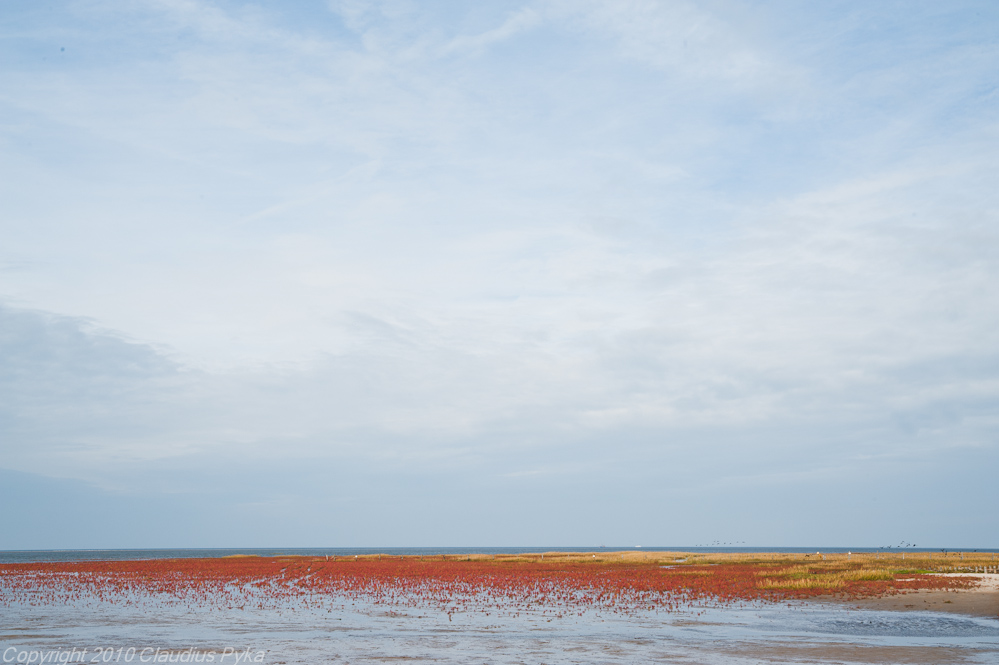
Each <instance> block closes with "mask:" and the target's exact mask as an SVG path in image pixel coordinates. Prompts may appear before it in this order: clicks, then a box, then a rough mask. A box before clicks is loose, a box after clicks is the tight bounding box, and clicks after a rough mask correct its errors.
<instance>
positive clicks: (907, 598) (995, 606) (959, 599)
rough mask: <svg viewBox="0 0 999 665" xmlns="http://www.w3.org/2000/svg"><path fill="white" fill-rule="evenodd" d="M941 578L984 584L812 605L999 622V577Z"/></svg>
mask: <svg viewBox="0 0 999 665" xmlns="http://www.w3.org/2000/svg"><path fill="white" fill-rule="evenodd" d="M941 577H957V578H964V579H969V578H970V579H976V580H980V584H979V585H978V586H977V587H976V588H974V589H950V590H942V589H921V590H918V591H904V592H900V593H897V594H893V595H889V596H882V597H880V598H859V599H856V598H855V599H851V600H844V599H838V598H835V597H830V596H824V597H819V598H816V599H815V600H814V601H812V602H816V603H829V604H835V605H840V606H845V607H852V608H855V609H863V610H885V611H897V612H906V611H924V612H953V613H956V614H967V615H969V616H976V617H989V618H992V619H996V618H999V575H997V574H985V573H977V574H974V575H969V574H941Z"/></svg>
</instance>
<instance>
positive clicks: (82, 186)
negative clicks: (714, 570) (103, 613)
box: [0, 0, 999, 548]
mask: <svg viewBox="0 0 999 665" xmlns="http://www.w3.org/2000/svg"><path fill="white" fill-rule="evenodd" d="M0 18H2V20H0V203H2V205H0V207H2V211H0V501H2V503H3V505H4V506H5V510H4V511H2V513H0V548H49V547H160V546H187V547H197V546H206V547H211V546H234V547H240V546H247V547H249V546H288V547H291V546H327V545H328V546H406V545H410V546H420V545H428V546H429V545H439V546H461V545H482V546H485V545H531V544H538V545H569V544H588V545H599V544H608V545H610V544H626V545H632V544H639V543H641V544H646V545H657V544H658V545H696V544H699V543H704V542H711V541H714V540H721V541H730V542H734V541H740V542H746V543H747V544H750V545H760V546H764V545H817V546H820V545H854V546H863V545H868V546H878V545H884V544H890V543H897V542H899V541H901V540H905V541H908V542H915V543H917V544H919V545H925V546H940V547H958V546H964V547H997V546H999V541H996V534H997V533H999V516H997V514H996V511H995V510H994V507H995V506H996V505H999V489H997V487H999V485H997V484H996V483H995V482H994V480H993V478H994V476H995V475H996V473H997V472H999V298H997V297H996V291H995V289H996V285H997V284H999V265H997V261H996V258H995V257H996V256H999V219H997V210H999V194H997V192H999V187H997V186H996V183H997V175H999V173H997V170H999V169H997V165H999V120H997V118H999V115H997V113H996V109H997V102H999V94H997V85H999V41H997V38H996V35H997V34H999V31H997V28H999V8H997V6H996V5H995V4H994V3H987V2H979V3H961V2H956V3H944V4H941V3H930V2H925V3H919V2H907V3H888V2H885V3H859V2H858V3H849V2H840V3H823V4H822V6H821V7H818V6H815V5H814V4H812V3H790V2H763V3H740V2H704V3H696V4H695V3H683V2H675V3H672V2H671V3H666V2H653V1H651V0H633V1H627V2H622V1H607V2H599V1H596V0H593V1H588V0H581V1H573V2H568V1H561V0H544V1H538V2H510V3H507V2H490V3H459V2H406V1H402V0H399V1H394V0H384V1H381V2H379V1H372V2H364V1H362V0H343V1H334V2H308V3H307V2H298V3H280V4H277V3H267V4H245V3H238V2H207V1H206V2H202V1H199V0H157V1H153V0H149V1H139V2H133V3H127V4H122V3H117V2H102V1H93V2H86V1H81V2H53V3H45V5H44V6H43V5H41V4H38V3H27V2H24V3H18V2H9V3H4V4H3V5H2V6H0Z"/></svg>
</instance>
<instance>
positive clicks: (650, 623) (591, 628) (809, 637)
mask: <svg viewBox="0 0 999 665" xmlns="http://www.w3.org/2000/svg"><path fill="white" fill-rule="evenodd" d="M543 609H544V608H539V609H538V610H536V611H532V612H527V611H521V612H520V613H519V616H518V615H517V614H512V615H511V614H500V615H497V614H496V613H494V612H489V613H487V612H475V613H467V614H466V613H458V614H452V615H448V614H447V613H445V612H441V611H440V610H439V609H434V610H431V609H422V608H400V607H394V606H386V605H373V604H367V603H363V602H354V603H351V602H346V603H344V604H341V605H327V606H324V607H322V608H321V609H319V608H311V609H310V608H304V607H301V606H297V607H294V608H292V607H291V606H289V607H282V608H277V609H223V610H219V609H205V608H198V607H194V608H191V607H188V606H182V605H180V604H177V603H170V602H165V603H158V602H156V601H154V600H148V599H147V600H146V601H144V602H139V603H136V604H134V605H127V606H124V605H111V604H107V603H103V604H102V603H96V604H94V603H81V604H78V605H72V606H70V605H59V606H57V605H39V606H28V605H17V606H7V607H5V606H0V657H2V659H3V660H4V661H5V662H17V660H18V656H19V655H21V654H22V652H23V654H24V655H23V659H24V660H28V659H29V658H31V656H30V653H31V652H32V651H35V652H39V653H42V654H48V657H49V660H50V662H52V661H54V662H59V661H60V660H63V659H66V658H68V657H69V656H70V655H71V654H72V649H73V648H76V649H77V654H80V653H81V652H82V651H83V650H86V652H85V655H84V656H83V657H82V658H80V657H78V656H77V657H75V658H74V660H76V661H77V662H81V661H82V662H86V663H91V662H92V663H101V662H111V663H129V662H131V663H149V662H192V661H195V660H197V659H199V658H200V659H201V660H202V661H203V662H214V663H215V664H217V665H219V664H220V665H241V664H242V663H246V662H254V661H255V662H264V663H268V664H270V665H291V664H292V663H296V664H297V663H310V664H314V663H384V662H392V661H402V662H435V663H462V664H464V663H550V664H553V665H554V664H562V663H646V662H665V663H705V664H717V663H732V664H741V663H765V662H780V663H815V662H830V663H853V662H856V663H868V662H871V663H873V662H892V663H896V662H900V663H943V662H946V663H997V662H999V621H996V620H994V619H983V618H975V617H963V616H959V615H953V614H946V615H945V614H939V613H932V612H905V613H895V612H879V611H869V610H856V609H849V608H838V607H830V606H828V605H808V604H804V605H795V606H793V607H788V606H786V605H762V604H754V605H743V606H738V607H737V606H729V607H722V608H715V607H702V608H692V609H691V610H689V611H685V612H677V613H668V614H667V613H656V612H639V613H634V614H631V615H620V614H613V613H601V612H595V611H587V612H584V613H583V614H582V616H579V615H572V616H563V617H561V618H556V617H552V616H548V615H546V614H542V613H541V610H543ZM129 649H132V651H129ZM157 649H159V650H160V651H159V652H157V651H156V650H157ZM185 653H186V657H185ZM237 654H238V655H239V656H240V657H239V658H237ZM196 656H197V658H196ZM209 656H212V658H211V659H210V658H209ZM36 658H37V657H36Z"/></svg>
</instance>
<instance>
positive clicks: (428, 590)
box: [0, 555, 974, 616]
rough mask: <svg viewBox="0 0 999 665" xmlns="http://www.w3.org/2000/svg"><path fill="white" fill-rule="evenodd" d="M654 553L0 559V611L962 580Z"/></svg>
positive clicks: (483, 603) (572, 596)
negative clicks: (2, 607)
mask: <svg viewBox="0 0 999 665" xmlns="http://www.w3.org/2000/svg"><path fill="white" fill-rule="evenodd" d="M660 559H661V557H657V558H653V559H651V560H650V559H647V558H638V557H634V556H629V557H624V556H622V557H621V558H618V559H615V557H614V556H604V557H602V558H601V559H599V560H596V559H595V558H593V559H590V560H587V559H586V558H585V557H582V556H577V557H571V556H562V557H553V556H550V555H549V556H548V558H547V559H545V560H541V559H540V558H539V557H516V558H514V557H510V558H507V559H499V560H496V559H490V558H488V557H484V556H477V557H474V558H473V557H472V556H467V557H465V556H463V557H454V556H452V557H450V558H449V557H439V558H437V557H426V558H421V557H415V556H409V557H391V558H389V557H384V558H383V557H371V556H369V557H361V558H346V559H345V558H342V557H341V558H334V559H331V560H326V559H324V558H316V557H233V558H210V559H159V560H145V561H86V562H66V563H20V564H0V604H6V605H11V604H14V603H25V604H32V605H37V604H70V603H94V602H98V603H101V602H105V603H118V604H134V603H146V602H152V601H155V602H170V603H184V604H187V605H191V606H199V607H205V608H224V609H231V608H268V607H295V606H302V607H310V608H324V607H325V608H328V609H329V608H332V607H334V606H336V605H338V604H343V603H345V602H353V601H365V602H370V603H374V604H380V605H392V606H404V607H432V608H437V609H440V610H441V611H445V612H448V613H454V612H472V611H475V612H486V613H489V612H502V613H519V612H537V613H544V614H550V615H554V616H562V615H566V614H578V613H582V612H585V611H587V610H598V611H609V612H624V613H629V612H635V611H642V610H654V611H665V612H669V611H675V610H679V609H682V608H685V607H689V606H692V605H703V604H708V603H718V604H726V603H735V602H746V601H773V602H778V601H786V600H789V599H802V598H809V597H814V596H820V595H826V594H837V595H839V596H842V597H847V598H857V597H865V596H877V595H885V594H891V593H897V592H899V591H902V590H908V589H931V588H932V589H938V588H962V587H967V586H970V585H973V584H974V579H973V578H953V577H948V578H944V577H937V576H933V575H929V574H925V573H920V572H918V571H917V572H914V571H912V570H898V571H894V570H892V569H891V568H889V567H881V568H870V567H865V564H864V563H863V562H860V561H858V562H850V563H848V564H832V563H829V564H818V563H816V564H812V565H808V564H795V565H788V563H789V562H786V561H785V562H763V561H754V562H745V561H722V562H720V563H711V564H706V563H698V562H697V560H696V558H694V557H689V558H688V561H691V559H693V560H692V561H691V562H690V563H684V564H683V565H675V564H670V565H663V563H662V561H661V560H660Z"/></svg>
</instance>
